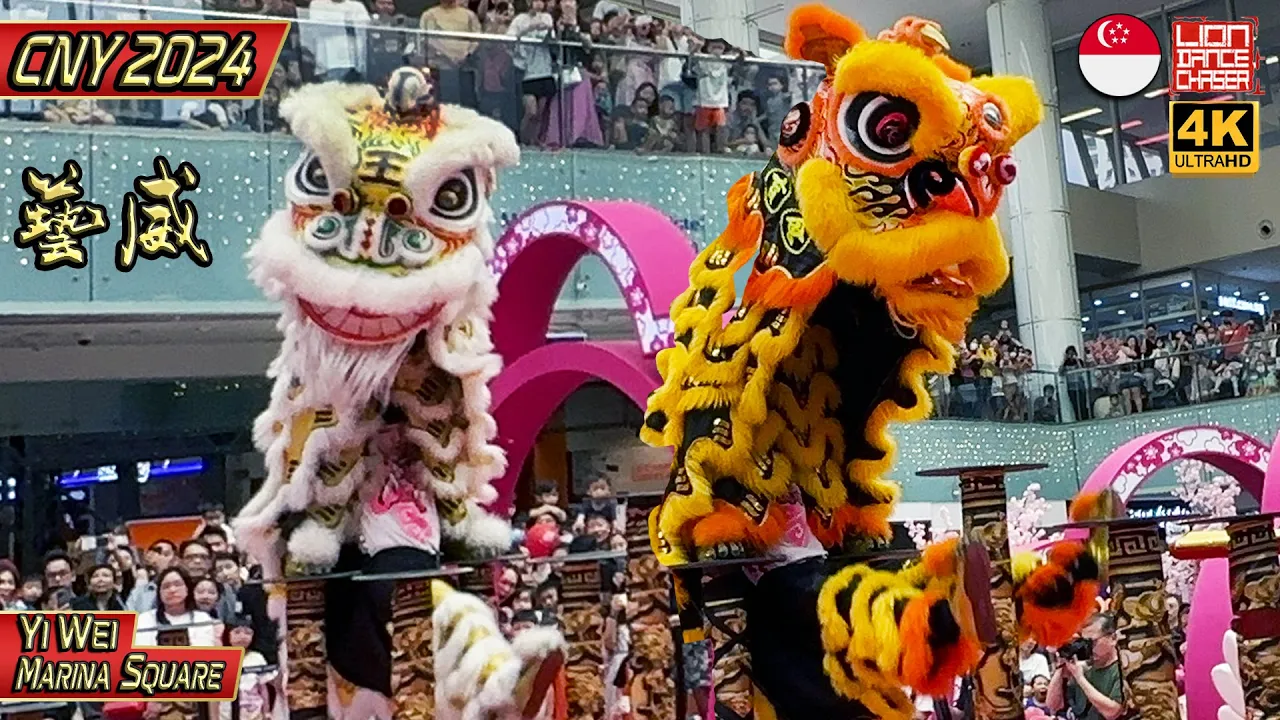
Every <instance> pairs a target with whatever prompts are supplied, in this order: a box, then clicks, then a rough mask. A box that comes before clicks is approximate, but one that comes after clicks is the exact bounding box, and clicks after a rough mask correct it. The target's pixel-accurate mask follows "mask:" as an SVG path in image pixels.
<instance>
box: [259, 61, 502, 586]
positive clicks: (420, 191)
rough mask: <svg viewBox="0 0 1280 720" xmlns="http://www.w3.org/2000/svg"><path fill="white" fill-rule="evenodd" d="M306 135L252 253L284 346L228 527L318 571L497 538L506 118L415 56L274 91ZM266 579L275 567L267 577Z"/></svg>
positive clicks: (263, 553) (292, 569)
mask: <svg viewBox="0 0 1280 720" xmlns="http://www.w3.org/2000/svg"><path fill="white" fill-rule="evenodd" d="M281 113H282V115H283V116H284V118H285V119H286V120H287V121H288V123H289V126H290V128H291V129H292V131H293V133H294V134H295V135H296V136H297V137H298V138H299V139H300V140H301V141H302V143H303V145H304V149H303V153H302V156H301V157H300V158H299V159H298V161H297V162H296V163H295V164H294V165H293V167H292V168H291V169H290V170H289V172H288V173H287V175H286V177H285V196H286V198H287V200H288V207H287V209H285V210H282V211H280V212H277V213H276V214H275V215H274V216H272V217H271V218H270V219H269V220H268V221H267V223H266V226H265V227H264V228H263V231H262V237H261V239H260V240H259V241H258V242H257V243H256V245H255V246H254V247H253V249H252V250H251V251H250V252H249V259H250V264H251V267H252V278H253V279H254V281H255V282H256V283H257V284H258V285H259V286H261V287H262V288H263V290H264V291H265V292H266V293H267V294H268V295H269V296H270V297H271V298H273V299H277V300H279V301H280V302H281V303H282V305H283V309H282V317H281V320H280V329H281V331H282V332H283V333H284V344H283V346H282V348H281V351H280V355H279V356H278V357H277V359H276V361H275V362H274V363H273V364H272V366H271V369H270V371H269V372H270V374H271V375H272V376H273V377H274V378H275V380H276V382H275V387H274V390H273V393H272V399H271V405H270V407H269V408H268V409H267V411H266V412H265V413H263V414H262V416H261V417H260V418H259V419H258V422H257V424H256V427H255V441H256V443H257V445H258V447H259V449H261V450H262V451H263V453H264V454H265V456H266V464H267V474H268V477H267V480H266V482H265V483H264V486H263V488H262V490H261V491H260V492H259V493H258V495H257V496H255V497H254V499H253V500H252V501H250V503H249V504H248V506H247V507H246V508H245V509H244V511H243V512H242V513H241V516H240V517H239V518H238V519H237V523H236V525H237V538H240V537H241V536H242V535H243V539H244V544H245V546H246V549H247V550H248V551H249V552H250V553H251V554H253V555H254V556H255V557H256V558H257V559H258V560H259V561H260V562H262V563H263V564H264V566H265V569H266V570H267V571H268V573H273V572H281V571H284V570H285V567H283V566H282V565H281V560H282V559H287V561H288V565H287V567H288V572H289V573H290V574H295V573H314V572H322V571H324V570H326V569H328V568H332V567H333V565H334V563H335V562H336V561H337V558H338V551H339V548H340V546H341V545H342V544H343V543H344V542H348V541H352V540H358V541H359V542H360V544H361V546H362V547H361V549H362V550H363V551H364V552H365V554H366V555H369V556H374V555H376V554H377V553H378V552H380V551H382V550H387V549H391V548H403V547H409V548H413V549H416V550H421V551H425V552H428V553H432V554H437V553H439V552H440V551H441V545H442V541H443V544H444V545H445V546H452V545H457V546H469V547H470V548H472V549H477V550H481V551H495V550H501V549H506V547H508V546H509V542H510V536H509V531H508V529H507V527H506V525H505V523H502V522H500V521H498V520H497V519H496V518H493V517H492V516H489V515H487V514H486V513H484V511H482V510H481V509H480V507H479V506H480V505H483V504H485V503H488V502H490V501H492V499H493V498H494V495H495V493H494V490H493V488H492V486H491V484H490V483H491V481H492V479H493V478H495V477H497V476H499V475H500V474H501V473H502V472H503V471H504V470H505V460H504V458H503V455H502V453H501V451H500V450H499V449H498V448H497V447H495V446H493V445H492V444H490V441H491V440H492V438H493V437H494V435H495V432H496V429H495V426H494V422H493V419H492V417H491V416H490V415H489V412H488V406H489V399H490V398H489V393H488V390H487V388H486V384H487V382H488V381H489V380H490V379H491V378H492V377H493V376H494V375H496V374H497V372H498V370H499V369H500V362H501V361H500V359H499V358H498V357H497V356H496V355H495V354H493V352H492V344H491V342H490V339H489V328H488V323H489V308H490V306H491V305H492V304H493V302H494V300H495V299H496V295H497V281H496V279H495V278H494V277H493V275H492V274H491V273H490V271H489V270H488V268H487V265H486V261H487V260H488V259H489V257H490V255H491V254H492V251H493V238H492V236H491V234H490V231H489V222H490V220H491V219H492V212H491V210H490V206H489V197H490V195H491V194H492V192H493V190H494V188H495V185H496V178H497V171H498V169H499V168H502V167H507V166H510V165H514V164H515V163H516V162H517V161H518V160H519V148H518V146H517V145H516V141H515V138H514V136H513V135H512V133H511V132H510V131H509V130H508V129H507V128H506V127H504V126H502V125H501V124H499V123H497V122H495V121H493V120H490V119H488V118H485V117H482V116H480V115H477V114H476V113H474V112H472V111H470V110H466V109H463V108H458V107H453V106H447V105H444V106H442V105H438V104H437V103H436V101H435V96H434V91H433V86H432V83H431V81H430V80H429V79H428V78H427V76H426V75H424V73H423V72H422V71H420V70H416V69H413V68H402V69H400V70H398V71H396V72H395V73H393V75H392V77H391V80H390V82H389V86H388V89H387V91H386V92H385V94H383V93H379V91H378V90H376V89H375V88H373V87H371V86H357V85H341V84H337V83H327V84H321V85H313V86H309V87H304V88H302V89H300V90H298V91H297V92H295V93H294V94H293V95H291V96H290V97H289V98H288V99H286V100H285V102H283V103H282V104H281ZM268 577H271V575H268Z"/></svg>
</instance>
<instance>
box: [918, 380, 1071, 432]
mask: <svg viewBox="0 0 1280 720" xmlns="http://www.w3.org/2000/svg"><path fill="white" fill-rule="evenodd" d="M1064 388H1065V385H1064V384H1063V382H1062V378H1061V377H1059V376H1058V375H1057V374H1056V373H1052V372H1046V371H1042V370H996V371H994V372H992V373H989V374H985V373H983V372H981V371H979V372H974V373H967V372H957V373H953V374H952V375H949V376H947V375H933V376H930V377H929V379H928V389H929V394H930V396H931V397H932V399H933V417H934V418H936V419H949V420H985V421H988V422H1004V423H1032V422H1034V423H1060V422H1064V421H1069V420H1070V417H1071V416H1070V414H1069V411H1068V414H1067V415H1065V416H1064V415H1063V407H1062V404H1063V399H1062V398H1063V391H1064Z"/></svg>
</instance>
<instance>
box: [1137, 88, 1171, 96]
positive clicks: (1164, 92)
mask: <svg viewBox="0 0 1280 720" xmlns="http://www.w3.org/2000/svg"><path fill="white" fill-rule="evenodd" d="M1168 94H1169V88H1167V87H1162V88H1156V89H1155V90H1148V91H1146V92H1144V93H1142V97H1145V98H1158V97H1160V96H1161V95H1168Z"/></svg>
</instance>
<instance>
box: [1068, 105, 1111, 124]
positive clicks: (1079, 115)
mask: <svg viewBox="0 0 1280 720" xmlns="http://www.w3.org/2000/svg"><path fill="white" fill-rule="evenodd" d="M1101 114H1102V108H1100V107H1092V108H1089V109H1088V110H1081V111H1080V112H1074V113H1071V114H1070V115H1063V116H1062V124H1063V125H1066V124H1067V123H1073V122H1075V121H1077V120H1083V119H1085V118H1087V117H1093V116H1094V115H1101Z"/></svg>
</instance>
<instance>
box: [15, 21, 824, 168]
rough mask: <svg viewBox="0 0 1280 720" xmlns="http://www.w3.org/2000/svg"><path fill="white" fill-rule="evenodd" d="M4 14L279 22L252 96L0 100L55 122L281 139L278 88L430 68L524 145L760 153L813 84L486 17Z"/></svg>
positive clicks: (780, 73)
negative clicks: (441, 20) (458, 24)
mask: <svg viewBox="0 0 1280 720" xmlns="http://www.w3.org/2000/svg"><path fill="white" fill-rule="evenodd" d="M267 5H268V6H272V3H270V2H269V3H267ZM275 5H277V6H281V7H282V6H283V5H282V4H281V3H275ZM289 7H292V3H289ZM361 7H363V6H361ZM3 12H7V13H8V17H9V19H12V20H168V21H191V20H202V19H209V20H212V19H227V18H235V17H252V18H253V19H263V18H272V19H284V20H288V21H289V22H290V23H291V27H290V32H289V35H288V38H287V40H286V42H285V47H284V49H283V51H282V52H281V54H280V58H279V61H278V63H277V65H276V68H275V71H274V73H273V74H272V77H271V78H270V81H269V82H268V85H267V89H266V91H265V92H264V94H263V96H262V98H261V99H259V100H238V99H235V100H190V99H129V100H106V99H74V100H65V101H63V100H23V99H17V100H12V99H11V100H3V101H0V115H2V116H7V117H9V118H13V119H23V120H33V121H42V122H48V123H57V124H73V125H125V126H144V127H168V128H187V129H208V130H213V131H217V130H229V131H243V132H282V131H285V130H286V128H285V126H284V123H283V122H282V120H281V118H280V116H279V103H280V99H281V98H282V97H284V96H285V95H287V94H288V92H289V91H291V90H293V89H295V88H297V87H299V86H301V85H304V84H308V83H313V82H321V81H326V80H340V81H346V82H368V83H373V84H375V85H376V84H380V83H382V82H383V81H385V79H386V78H387V76H388V75H389V74H390V73H391V72H392V71H393V70H395V69H396V68H397V67H400V66H403V65H414V66H430V67H432V68H433V69H434V70H435V72H436V75H437V83H438V88H437V92H438V95H439V97H440V99H441V100H442V101H444V102H448V103H453V104H458V105H463V106H466V107H470V108H473V109H475V110H477V111H478V112H480V113H482V114H484V115H487V116H490V117H493V118H495V119H497V120H499V121H501V122H502V123H504V124H505V125H507V126H508V127H510V128H511V130H512V131H513V132H515V133H516V134H517V135H518V136H519V138H520V141H521V143H522V144H524V145H526V146H533V147H543V148H564V147H573V148H601V149H618V150H631V151H637V152H654V153H661V152H667V153H696V152H701V153H702V154H708V153H713V154H721V153H723V154H729V153H733V154H738V155H760V156H763V155H766V154H767V153H769V152H772V149H773V146H774V144H775V143H776V138H777V136H778V132H779V127H780V125H781V122H782V119H783V117H784V116H785V115H786V113H787V111H788V110H790V109H791V107H792V106H793V105H794V104H795V103H797V102H799V101H801V100H804V99H808V98H809V97H811V96H812V95H813V93H814V92H815V91H816V89H817V87H818V84H819V83H820V82H821V80H822V78H823V77H824V75H825V72H824V69H823V68H822V67H821V66H820V65H816V64H810V63H797V62H790V61H766V60H761V59H757V58H745V57H740V56H725V57H712V56H709V55H702V54H691V53H689V52H676V51H669V52H664V51H662V50H658V49H656V47H635V46H626V47H623V46H619V45H617V44H613V43H610V42H608V41H606V40H603V39H601V40H597V41H595V42H592V41H591V40H590V38H589V37H583V35H584V33H581V32H579V30H578V29H577V28H576V27H562V28H554V29H546V28H539V29H538V30H536V31H534V32H531V33H526V34H524V35H522V36H521V37H515V36H513V35H510V34H508V32H507V27H506V24H505V23H501V22H499V21H496V20H495V21H492V22H490V23H489V25H488V27H487V28H486V30H487V32H485V33H481V34H470V33H452V32H442V31H435V30H422V29H419V28H418V27H417V26H418V24H419V23H418V20H417V19H416V18H408V17H405V16H402V15H396V16H392V17H386V16H378V15H374V16H372V17H369V18H367V19H363V18H362V19H361V20H359V21H358V22H342V21H341V20H340V19H338V20H335V19H331V18H330V16H328V15H321V14H319V13H312V12H310V11H309V10H307V9H304V8H298V9H297V10H296V11H294V12H296V14H297V16H298V17H292V16H289V17H280V16H279V14H272V13H270V12H258V13H253V14H251V15H247V16H246V15H240V14H238V13H233V12H221V11H217V10H209V9H206V8H204V7H202V6H201V4H200V2H199V0H155V1H154V2H150V3H145V4H131V3H129V2H118V3H117V2H98V1H96V0H94V1H93V2H84V1H83V0H81V1H76V0H71V1H66V0H9V9H8V10H7V11H3ZM281 12H283V11H281ZM363 12H364V11H363V10H360V11H359V12H358V13H357V14H362V13H363ZM656 42H661V43H662V44H663V45H664V46H667V47H674V46H675V45H676V44H681V45H683V41H682V40H676V41H667V40H660V41H656ZM713 103H714V104H715V105H719V106H722V107H723V108H724V110H725V112H724V113H723V114H715V115H718V117H720V118H722V119H723V125H721V124H719V122H720V121H718V120H716V119H713V118H712V117H711V116H712V115H713V114H711V113H706V114H700V113H697V112H696V108H697V106H699V105H700V104H701V105H707V106H708V107H710V106H711V105H712V104H713Z"/></svg>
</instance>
